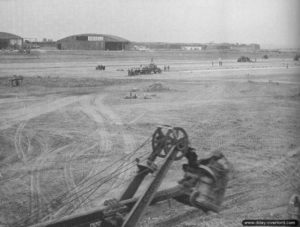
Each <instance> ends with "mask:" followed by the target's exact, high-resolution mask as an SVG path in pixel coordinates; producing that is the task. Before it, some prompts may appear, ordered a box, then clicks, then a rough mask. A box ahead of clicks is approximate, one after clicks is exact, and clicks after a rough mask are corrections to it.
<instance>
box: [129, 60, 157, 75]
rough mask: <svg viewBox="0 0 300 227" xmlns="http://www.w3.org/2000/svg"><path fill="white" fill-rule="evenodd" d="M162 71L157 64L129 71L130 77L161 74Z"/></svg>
mask: <svg viewBox="0 0 300 227" xmlns="http://www.w3.org/2000/svg"><path fill="white" fill-rule="evenodd" d="M161 72H162V70H161V68H159V67H158V66H157V65H156V64H154V63H150V64H149V65H146V66H140V67H137V68H130V69H128V76H137V75H147V74H157V73H161Z"/></svg>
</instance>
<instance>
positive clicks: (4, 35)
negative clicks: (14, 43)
mask: <svg viewBox="0 0 300 227" xmlns="http://www.w3.org/2000/svg"><path fill="white" fill-rule="evenodd" d="M0 39H22V37H20V36H18V35H14V34H11V33H7V32H0Z"/></svg>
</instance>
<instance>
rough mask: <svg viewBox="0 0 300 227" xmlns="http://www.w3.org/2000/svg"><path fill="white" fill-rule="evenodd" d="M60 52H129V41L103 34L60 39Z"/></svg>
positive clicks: (58, 46)
mask: <svg viewBox="0 0 300 227" xmlns="http://www.w3.org/2000/svg"><path fill="white" fill-rule="evenodd" d="M56 43H57V49H59V50H128V49H129V41H128V40H127V39H123V38H121V37H118V36H113V35H103V34H80V35H72V36H68V37H66V38H63V39H60V40H58V41H57V42H56Z"/></svg>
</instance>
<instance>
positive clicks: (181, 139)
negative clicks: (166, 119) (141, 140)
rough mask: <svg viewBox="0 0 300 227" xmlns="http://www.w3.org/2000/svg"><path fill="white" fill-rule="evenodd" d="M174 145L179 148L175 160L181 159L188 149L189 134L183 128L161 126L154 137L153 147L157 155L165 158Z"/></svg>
mask: <svg viewBox="0 0 300 227" xmlns="http://www.w3.org/2000/svg"><path fill="white" fill-rule="evenodd" d="M172 146H176V148H175V149H177V150H178V153H177V155H176V158H175V160H179V159H181V158H182V157H183V156H184V155H185V153H186V152H187V150H188V135H187V133H186V132H185V130H184V129H183V128H179V127H174V128H172V127H169V126H167V127H163V128H162V127H159V128H157V129H156V130H155V132H154V134H153V137H152V149H153V151H155V152H157V156H158V157H161V158H164V157H166V156H167V154H168V153H169V151H170V149H171V147H172Z"/></svg>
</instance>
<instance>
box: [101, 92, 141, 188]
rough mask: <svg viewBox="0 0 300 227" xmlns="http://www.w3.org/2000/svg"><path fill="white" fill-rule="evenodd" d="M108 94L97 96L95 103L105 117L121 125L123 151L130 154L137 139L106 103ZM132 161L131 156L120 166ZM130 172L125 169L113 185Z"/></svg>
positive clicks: (124, 178)
mask: <svg viewBox="0 0 300 227" xmlns="http://www.w3.org/2000/svg"><path fill="white" fill-rule="evenodd" d="M106 96H107V95H101V96H100V95H99V96H97V97H96V99H95V105H96V107H97V109H98V110H99V111H101V112H100V113H101V114H102V115H103V117H104V118H106V119H108V120H109V121H110V122H112V123H113V124H114V125H117V126H119V127H120V133H121V135H122V137H123V142H124V149H123V151H124V153H125V154H130V153H131V152H133V151H134V150H135V148H136V144H135V139H134V138H133V136H132V135H131V134H130V133H128V132H126V131H125V126H124V123H123V122H122V119H121V118H120V116H119V115H118V114H117V113H115V112H114V111H113V110H112V109H111V108H110V107H109V106H107V105H105V104H104V99H105V98H106ZM130 162H131V160H130V158H129V159H125V160H124V162H123V165H122V166H121V167H120V168H122V167H123V166H124V165H127V164H129V163H130ZM129 174H130V173H129V171H125V172H124V173H121V175H120V176H119V178H118V179H117V180H116V181H115V183H114V184H113V185H112V187H113V186H115V185H116V184H121V183H122V182H124V181H126V179H127V178H128V177H129Z"/></svg>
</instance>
